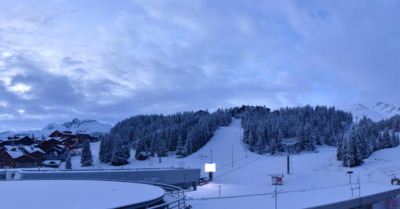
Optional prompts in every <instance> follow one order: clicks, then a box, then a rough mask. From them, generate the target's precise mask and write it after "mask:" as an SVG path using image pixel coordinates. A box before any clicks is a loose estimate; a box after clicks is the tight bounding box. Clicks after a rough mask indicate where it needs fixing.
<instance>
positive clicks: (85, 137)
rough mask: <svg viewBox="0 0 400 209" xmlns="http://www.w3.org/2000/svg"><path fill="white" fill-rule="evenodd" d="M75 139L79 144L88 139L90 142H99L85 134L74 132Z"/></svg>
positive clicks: (96, 138)
mask: <svg viewBox="0 0 400 209" xmlns="http://www.w3.org/2000/svg"><path fill="white" fill-rule="evenodd" d="M76 138H77V139H78V140H79V143H82V142H83V141H84V140H85V139H88V140H89V141H90V142H97V141H99V138H98V137H95V136H91V135H90V134H87V133H85V132H76Z"/></svg>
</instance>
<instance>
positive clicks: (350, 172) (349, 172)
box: [347, 171, 353, 184]
mask: <svg viewBox="0 0 400 209" xmlns="http://www.w3.org/2000/svg"><path fill="white" fill-rule="evenodd" d="M352 173H353V171H347V174H349V184H351V174H352Z"/></svg>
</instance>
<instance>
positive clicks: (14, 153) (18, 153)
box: [6, 149, 25, 159]
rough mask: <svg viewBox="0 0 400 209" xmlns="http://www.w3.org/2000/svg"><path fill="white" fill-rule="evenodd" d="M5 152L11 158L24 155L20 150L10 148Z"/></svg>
mask: <svg viewBox="0 0 400 209" xmlns="http://www.w3.org/2000/svg"><path fill="white" fill-rule="evenodd" d="M6 152H7V153H8V154H9V155H10V156H11V157H12V158H14V159H15V158H19V157H21V156H23V155H25V154H24V153H23V152H22V151H21V150H19V149H17V150H16V151H11V150H6Z"/></svg>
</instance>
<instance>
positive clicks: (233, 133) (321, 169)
mask: <svg viewBox="0 0 400 209" xmlns="http://www.w3.org/2000/svg"><path fill="white" fill-rule="evenodd" d="M241 133H242V129H241V128H240V120H233V122H232V124H231V125H230V126H229V127H222V128H220V129H219V130H217V131H216V132H215V136H214V137H213V138H212V139H211V140H210V141H209V142H208V143H207V144H206V145H205V146H204V147H202V148H201V149H200V150H199V151H197V152H196V153H194V154H192V155H190V156H188V157H186V158H176V157H175V156H170V157H165V158H162V162H161V163H159V159H158V158H153V159H152V161H137V160H135V159H134V157H133V156H134V153H133V152H132V154H131V156H132V157H131V159H130V164H128V165H124V166H123V167H124V168H147V167H171V166H174V167H177V166H178V165H179V163H180V162H183V163H185V164H186V167H190V168H201V169H202V174H203V175H204V176H205V175H206V173H205V172H204V164H205V163H207V162H210V161H211V150H212V161H213V162H215V163H216V165H217V171H216V173H215V174H214V180H213V182H212V183H210V184H207V185H205V186H201V187H198V189H197V191H193V192H188V193H187V196H188V198H189V200H188V202H187V203H188V204H190V205H192V206H194V208H211V209H212V208H273V207H274V205H275V202H274V199H273V198H272V194H271V193H272V192H273V191H274V189H275V186H273V185H272V184H271V178H270V177H269V176H268V175H269V174H284V175H285V176H284V178H283V182H284V183H283V185H282V186H278V190H279V191H280V190H282V193H281V194H280V195H279V196H278V207H279V208H304V207H311V206H316V205H321V204H327V203H331V202H335V201H340V200H346V199H349V198H352V197H351V189H350V187H351V186H353V187H356V186H357V185H349V176H348V175H346V173H347V171H350V170H351V171H353V172H354V174H353V175H352V180H351V181H352V183H355V182H357V178H359V179H360V183H361V196H364V195H369V194H374V193H378V192H380V191H387V190H391V189H397V188H398V187H397V186H392V185H391V184H390V179H391V176H393V175H397V176H400V147H396V148H391V149H383V150H379V151H376V152H374V153H373V154H372V155H371V156H370V157H369V159H366V160H365V163H364V164H363V165H362V166H359V167H356V168H350V169H349V168H344V167H341V166H340V164H341V162H339V161H336V148H335V147H329V146H320V147H318V148H317V153H301V154H298V155H291V156H290V158H291V162H290V167H291V174H286V171H287V170H286V167H287V164H286V159H287V157H286V156H285V155H284V156H270V155H258V154H255V153H251V152H248V151H247V157H246V151H245V149H244V147H243V145H242V144H241ZM232 144H233V161H234V163H233V167H232ZM91 148H92V152H93V155H94V166H93V167H95V168H97V167H101V168H116V167H115V166H110V165H105V164H102V163H100V162H99V161H98V150H99V143H98V142H97V143H92V144H91ZM79 160H80V158H79V157H73V158H72V166H73V167H75V168H76V169H78V168H80V163H79ZM63 166H64V164H62V167H63ZM119 167H122V166H119ZM368 175H370V178H369V176H368ZM218 185H222V186H221V196H222V197H223V198H218V196H219V187H218ZM356 194H357V195H358V191H355V195H356ZM237 196H245V197H237ZM227 197H230V198H227Z"/></svg>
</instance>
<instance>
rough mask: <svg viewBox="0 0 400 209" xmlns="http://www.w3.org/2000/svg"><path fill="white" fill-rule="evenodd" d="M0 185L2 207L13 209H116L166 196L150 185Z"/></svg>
mask: <svg viewBox="0 0 400 209" xmlns="http://www.w3.org/2000/svg"><path fill="white" fill-rule="evenodd" d="M0 185H1V188H2V189H1V190H0V197H1V200H2V201H1V205H2V208H15V209H22V208H24V209H25V208H41V209H53V208H59V209H63V208H66V209H67V208H68V209H69V208H76V209H79V208H99V209H100V208H118V207H122V206H127V205H132V204H137V203H141V202H146V201H151V200H155V199H158V198H160V197H162V196H164V194H165V191H164V190H163V189H161V188H159V187H155V186H151V185H144V184H134V183H122V182H104V181H71V180H61V181H60V180H53V181H51V180H41V181H2V182H0ZM10 191H15V192H10ZM21 197H23V201H20V200H21Z"/></svg>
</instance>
